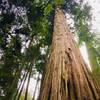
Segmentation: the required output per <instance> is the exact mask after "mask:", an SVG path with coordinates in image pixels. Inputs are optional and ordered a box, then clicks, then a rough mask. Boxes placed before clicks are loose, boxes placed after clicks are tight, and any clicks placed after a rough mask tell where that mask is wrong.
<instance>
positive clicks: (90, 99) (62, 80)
mask: <svg viewBox="0 0 100 100" xmlns="http://www.w3.org/2000/svg"><path fill="white" fill-rule="evenodd" d="M86 67H87V66H86V64H85V62H84V60H83V58H82V56H81V55H80V51H79V49H78V47H77V45H76V43H75V41H74V37H73V35H72V33H71V32H70V31H69V28H68V25H67V22H66V18H65V16H64V14H63V12H62V10H61V9H59V8H57V9H56V12H55V18H54V32H53V40H52V46H51V54H50V57H49V60H48V62H47V65H46V67H45V71H44V73H43V80H42V82H41V88H40V94H39V98H38V100H99V99H100V96H99V94H98V93H97V91H96V88H95V85H94V82H93V80H92V78H91V76H90V75H89V73H88V71H87V68H86Z"/></svg>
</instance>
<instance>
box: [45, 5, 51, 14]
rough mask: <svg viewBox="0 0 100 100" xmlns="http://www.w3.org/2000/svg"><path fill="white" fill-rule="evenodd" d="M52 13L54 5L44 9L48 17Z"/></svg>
mask: <svg viewBox="0 0 100 100" xmlns="http://www.w3.org/2000/svg"><path fill="white" fill-rule="evenodd" d="M51 11H52V5H51V4H48V5H47V7H45V9H44V15H48V14H49V13H50V12H51Z"/></svg>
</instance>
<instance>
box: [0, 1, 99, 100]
mask: <svg viewBox="0 0 100 100" xmlns="http://www.w3.org/2000/svg"><path fill="white" fill-rule="evenodd" d="M57 6H59V7H60V8H61V9H62V10H63V13H64V14H65V15H66V20H67V21H69V20H70V19H72V20H73V21H72V23H71V22H69V27H70V31H71V32H72V34H73V35H74V36H75V37H77V41H78V42H77V46H78V47H80V46H81V45H82V44H83V43H85V45H86V48H87V51H88V56H89V61H90V65H91V69H92V71H89V74H90V75H91V76H92V78H93V80H94V81H95V83H96V84H98V86H100V78H99V77H100V53H99V51H100V41H99V38H100V37H98V36H97V35H96V33H93V32H91V7H90V5H89V4H88V3H86V4H84V3H83V0H79V1H77V0H0V100H19V99H20V98H22V100H29V99H27V98H28V95H29V94H28V88H29V83H30V79H31V78H34V79H35V80H36V81H37V84H38V83H39V82H40V81H41V76H42V75H43V71H44V68H45V67H44V66H45V65H46V62H47V60H48V58H49V55H50V51H51V43H52V34H53V27H54V15H55V9H56V7H57ZM36 76H37V77H36ZM26 80H27V82H26ZM25 83H26V84H27V85H26V88H25V89H24V85H25ZM36 88H37V85H36ZM23 90H24V92H23ZM35 91H36V89H35ZM22 92H23V93H24V94H23V93H22ZM35 94H36V93H35V92H34V93H33V98H35Z"/></svg>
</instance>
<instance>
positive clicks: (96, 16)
mask: <svg viewBox="0 0 100 100" xmlns="http://www.w3.org/2000/svg"><path fill="white" fill-rule="evenodd" d="M84 2H88V3H89V4H90V6H91V7H92V9H91V13H92V31H93V32H97V33H99V34H100V0H84Z"/></svg>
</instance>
